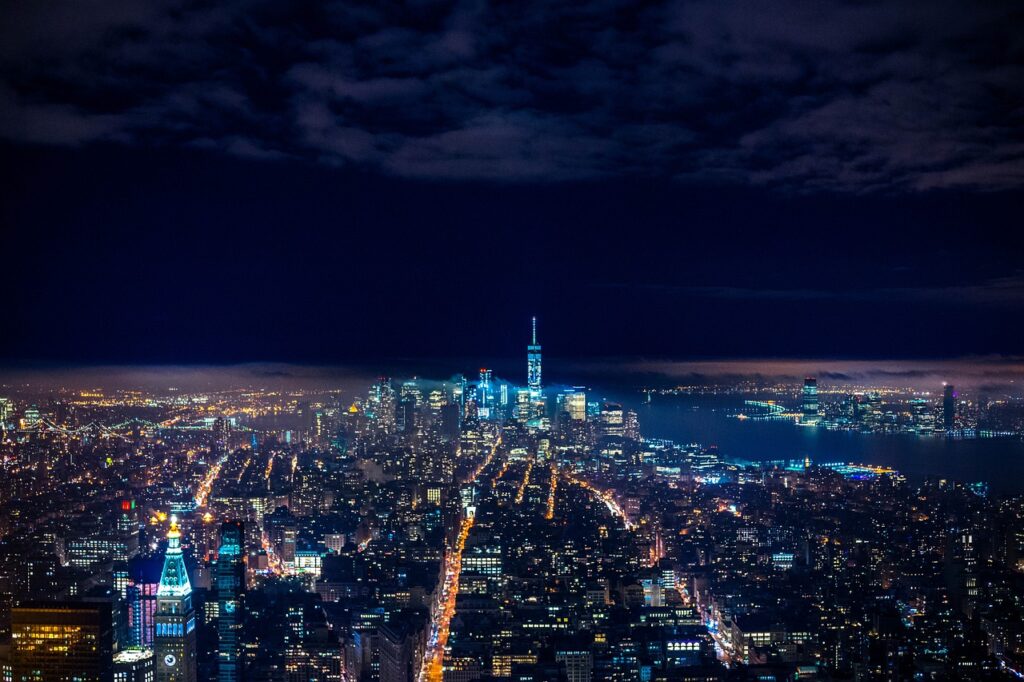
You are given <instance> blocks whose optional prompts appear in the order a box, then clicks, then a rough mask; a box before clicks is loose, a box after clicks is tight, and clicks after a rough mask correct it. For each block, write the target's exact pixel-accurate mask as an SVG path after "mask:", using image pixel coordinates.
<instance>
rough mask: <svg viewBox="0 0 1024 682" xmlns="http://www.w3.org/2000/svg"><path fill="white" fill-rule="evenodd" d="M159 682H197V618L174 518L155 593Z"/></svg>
mask: <svg viewBox="0 0 1024 682" xmlns="http://www.w3.org/2000/svg"><path fill="white" fill-rule="evenodd" d="M155 621H156V634H155V636H154V638H153V643H154V650H155V652H156V679H157V682H196V617H195V611H194V610H193V608H192V584H191V583H190V582H189V579H188V571H187V570H186V569H185V557H184V556H183V555H182V553H181V531H179V530H178V522H177V519H176V518H174V517H173V516H172V517H171V529H170V530H169V531H168V532H167V553H166V554H165V555H164V570H163V572H162V573H161V574H160V586H159V587H158V588H157V592H156V618H155Z"/></svg>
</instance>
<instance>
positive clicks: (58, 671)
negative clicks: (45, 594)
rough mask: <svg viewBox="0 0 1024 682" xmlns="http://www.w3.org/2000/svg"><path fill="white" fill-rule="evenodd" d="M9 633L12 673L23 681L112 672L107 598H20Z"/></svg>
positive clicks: (97, 678) (96, 679) (85, 678)
mask: <svg viewBox="0 0 1024 682" xmlns="http://www.w3.org/2000/svg"><path fill="white" fill-rule="evenodd" d="M11 633H12V638H11V643H12V647H11V663H12V668H13V679H15V680H19V682H20V681H21V680H81V682H107V681H108V680H110V678H111V667H112V663H113V662H112V657H113V628H112V619H111V612H110V605H109V604H103V603H80V602H38V603H28V604H22V605H21V606H16V607H14V609H12V611H11ZM0 677H2V676H0Z"/></svg>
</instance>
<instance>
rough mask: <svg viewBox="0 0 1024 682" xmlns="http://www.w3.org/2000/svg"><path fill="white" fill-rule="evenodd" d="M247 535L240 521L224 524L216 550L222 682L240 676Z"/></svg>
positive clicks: (231, 681) (235, 680)
mask: <svg viewBox="0 0 1024 682" xmlns="http://www.w3.org/2000/svg"><path fill="white" fill-rule="evenodd" d="M244 538H245V532H244V527H243V525H242V522H241V521H225V522H224V523H223V524H221V527H220V550H219V552H218V553H217V663H218V665H217V679H218V680H219V681H220V682H237V680H239V679H241V677H240V674H239V661H238V654H239V634H240V631H241V629H242V592H243V590H244V589H245V564H244V563H243V562H242V557H243V556H244V553H243V551H242V547H243V542H244Z"/></svg>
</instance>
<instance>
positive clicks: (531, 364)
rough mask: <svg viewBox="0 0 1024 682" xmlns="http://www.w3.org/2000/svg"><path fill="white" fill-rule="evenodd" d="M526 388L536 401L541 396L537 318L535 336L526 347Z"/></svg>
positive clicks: (534, 323)
mask: <svg viewBox="0 0 1024 682" xmlns="http://www.w3.org/2000/svg"><path fill="white" fill-rule="evenodd" d="M526 386H527V388H529V389H530V396H531V397H532V398H534V399H536V398H538V397H540V394H541V374H540V344H539V343H537V318H536V317H535V318H533V336H532V337H531V343H530V345H528V346H527V347H526Z"/></svg>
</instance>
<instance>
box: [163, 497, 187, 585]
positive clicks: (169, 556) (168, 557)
mask: <svg viewBox="0 0 1024 682" xmlns="http://www.w3.org/2000/svg"><path fill="white" fill-rule="evenodd" d="M190 594H192V585H191V583H190V582H189V579H188V571H186V570H185V559H184V557H183V556H182V555H181V530H179V529H178V518H177V517H176V516H172V517H171V527H170V530H168V531H167V553H166V554H165V555H164V570H163V571H162V572H161V574H160V585H159V586H158V587H157V596H160V597H163V596H172V597H184V596H188V595H190Z"/></svg>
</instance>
